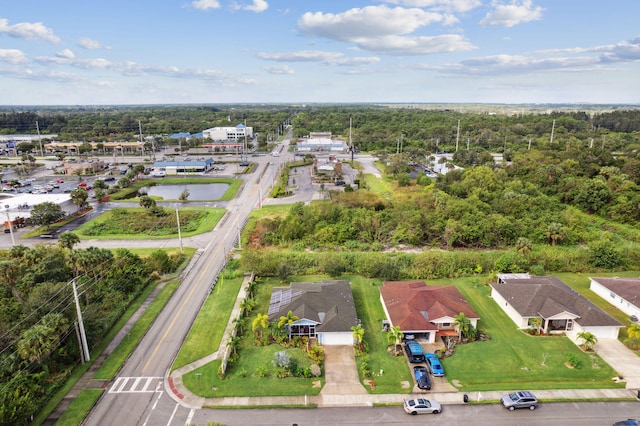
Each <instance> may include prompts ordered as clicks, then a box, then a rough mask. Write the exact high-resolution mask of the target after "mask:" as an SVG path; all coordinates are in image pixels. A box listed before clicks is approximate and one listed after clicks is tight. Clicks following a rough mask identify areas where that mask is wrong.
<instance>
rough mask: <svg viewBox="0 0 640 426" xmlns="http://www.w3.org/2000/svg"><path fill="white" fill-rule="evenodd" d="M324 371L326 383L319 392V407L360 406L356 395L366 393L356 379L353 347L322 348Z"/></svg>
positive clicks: (360, 403) (356, 370)
mask: <svg viewBox="0 0 640 426" xmlns="http://www.w3.org/2000/svg"><path fill="white" fill-rule="evenodd" d="M324 370H325V379H326V383H325V385H324V387H323V388H322V390H321V391H320V397H321V398H320V401H321V402H320V404H319V405H320V406H324V407H328V406H336V405H343V406H344V405H355V406H357V405H362V401H361V398H357V395H367V394H368V392H367V391H366V390H365V389H364V387H363V386H362V384H361V383H360V379H359V377H358V367H357V365H356V357H355V354H354V353H353V346H324ZM353 397H356V398H353ZM351 398H353V401H351V403H350V401H348V399H351Z"/></svg>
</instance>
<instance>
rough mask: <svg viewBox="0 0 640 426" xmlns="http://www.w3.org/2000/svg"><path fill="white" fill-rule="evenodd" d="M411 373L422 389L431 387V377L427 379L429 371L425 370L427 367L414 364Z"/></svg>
mask: <svg viewBox="0 0 640 426" xmlns="http://www.w3.org/2000/svg"><path fill="white" fill-rule="evenodd" d="M413 375H414V376H415V378H416V383H417V384H418V388H420V389H424V390H430V389H431V379H429V372H428V371H427V367H423V366H422V365H416V366H415V367H413Z"/></svg>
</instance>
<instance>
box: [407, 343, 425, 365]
mask: <svg viewBox="0 0 640 426" xmlns="http://www.w3.org/2000/svg"><path fill="white" fill-rule="evenodd" d="M404 351H405V352H406V353H407V358H409V362H412V363H418V362H424V352H423V351H422V346H420V343H418V342H416V341H415V340H406V341H405V342H404Z"/></svg>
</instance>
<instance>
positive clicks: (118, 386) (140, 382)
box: [109, 377, 164, 393]
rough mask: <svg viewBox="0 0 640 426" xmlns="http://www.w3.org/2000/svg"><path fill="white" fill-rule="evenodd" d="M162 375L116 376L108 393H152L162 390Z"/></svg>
mask: <svg viewBox="0 0 640 426" xmlns="http://www.w3.org/2000/svg"><path fill="white" fill-rule="evenodd" d="M163 380H164V378H163V377H118V378H117V379H116V380H115V382H113V384H112V385H111V387H110V388H109V393H153V392H161V391H162V381H163Z"/></svg>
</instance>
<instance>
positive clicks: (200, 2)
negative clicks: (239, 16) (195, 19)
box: [191, 0, 220, 10]
mask: <svg viewBox="0 0 640 426" xmlns="http://www.w3.org/2000/svg"><path fill="white" fill-rule="evenodd" d="M191 6H192V7H193V8H195V9H199V10H209V9H219V8H220V2H219V1H218V0H195V1H192V2H191Z"/></svg>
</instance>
